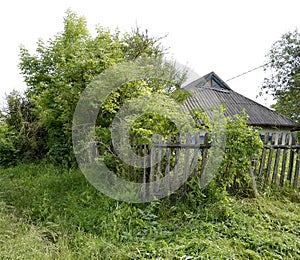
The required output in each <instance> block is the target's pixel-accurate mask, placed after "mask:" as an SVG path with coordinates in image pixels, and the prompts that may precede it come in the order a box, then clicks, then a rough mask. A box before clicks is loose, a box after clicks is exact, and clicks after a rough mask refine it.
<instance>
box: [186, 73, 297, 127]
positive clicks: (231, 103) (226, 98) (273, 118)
mask: <svg viewBox="0 0 300 260" xmlns="http://www.w3.org/2000/svg"><path fill="white" fill-rule="evenodd" d="M210 76H212V77H210ZM214 78H216V79H217V80H216V82H217V81H219V82H221V83H222V84H221V85H219V86H214V83H212V82H210V83H208V84H207V82H209V80H212V79H214ZM223 83H224V82H223V81H222V80H221V79H220V78H219V77H218V76H217V75H216V74H215V73H213V72H212V73H210V74H207V75H205V76H204V77H202V78H200V79H198V80H196V81H194V82H192V83H190V84H189V85H187V86H186V87H184V89H187V90H188V91H189V92H190V93H191V94H192V96H191V97H189V98H188V99H187V100H186V102H185V103H184V105H183V106H184V109H185V110H189V111H192V110H194V109H199V110H201V111H205V112H206V113H207V114H208V116H209V118H210V119H213V110H214V109H216V108H219V107H220V106H221V105H224V106H225V107H226V112H225V116H230V117H234V116H235V115H236V114H240V113H241V112H242V111H243V109H245V111H246V113H247V114H248V116H249V119H248V122H247V123H248V124H249V125H253V126H261V127H262V126H264V127H276V128H288V129H293V130H299V129H300V125H299V124H298V123H296V122H295V121H293V120H291V119H289V118H288V117H286V116H283V115H281V114H279V113H277V112H275V111H273V110H271V109H269V108H267V107H265V106H263V105H261V104H259V103H257V102H255V101H253V100H251V99H249V98H246V97H244V96H243V95H241V94H239V93H237V92H235V91H233V90H231V89H230V88H229V87H228V86H227V84H226V83H225V85H224V84H223Z"/></svg>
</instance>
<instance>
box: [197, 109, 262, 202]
mask: <svg viewBox="0 0 300 260" xmlns="http://www.w3.org/2000/svg"><path fill="white" fill-rule="evenodd" d="M225 109H226V108H223V109H221V111H220V112H221V113H224V112H225ZM194 119H195V120H196V121H199V120H200V122H202V125H198V127H199V128H200V129H205V130H206V131H208V132H212V130H213V127H214V124H213V123H211V122H210V120H209V118H208V116H207V114H206V113H205V112H200V111H197V110H196V111H194ZM247 120H248V115H247V114H246V112H245V111H243V112H242V113H241V114H239V115H236V116H235V117H234V118H230V117H227V118H225V124H226V144H225V153H224V158H223V161H222V164H221V166H220V168H219V170H218V173H217V174H216V177H215V178H214V179H213V181H212V183H210V184H209V189H207V190H210V193H209V194H210V195H209V196H213V193H222V192H224V191H225V192H226V193H227V192H228V193H229V194H232V195H240V196H242V197H253V196H256V195H257V194H256V192H257V191H256V188H255V185H256V184H255V180H254V179H253V178H251V175H250V173H249V170H250V167H251V164H252V160H255V159H257V158H258V156H259V154H260V152H261V149H262V148H263V143H262V141H261V139H260V131H258V129H255V128H253V127H251V126H248V125H247ZM205 192H206V191H205Z"/></svg>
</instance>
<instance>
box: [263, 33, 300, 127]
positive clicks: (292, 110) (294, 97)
mask: <svg viewBox="0 0 300 260" xmlns="http://www.w3.org/2000/svg"><path fill="white" fill-rule="evenodd" d="M267 58H268V60H269V61H268V63H267V64H268V65H267V68H268V69H269V70H270V72H271V74H270V77H269V78H266V79H265V80H264V83H263V86H262V90H263V91H264V92H265V93H271V94H272V95H273V97H274V100H275V101H276V104H275V105H274V106H273V107H274V108H275V109H276V111H278V112H279V113H281V114H284V115H286V116H288V117H290V118H292V119H294V120H296V121H298V122H299V121H300V83H299V82H300V81H299V78H300V76H299V75H300V33H299V32H298V31H297V30H295V31H294V32H288V33H286V34H284V35H282V37H281V39H280V40H278V41H276V42H275V43H274V44H273V46H272V48H271V50H270V52H269V53H268V55H267Z"/></svg>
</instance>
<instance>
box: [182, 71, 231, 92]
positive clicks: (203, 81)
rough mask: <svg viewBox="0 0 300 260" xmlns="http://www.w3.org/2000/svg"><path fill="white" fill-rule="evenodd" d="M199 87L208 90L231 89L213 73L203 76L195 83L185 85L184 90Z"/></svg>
mask: <svg viewBox="0 0 300 260" xmlns="http://www.w3.org/2000/svg"><path fill="white" fill-rule="evenodd" d="M201 87H208V88H214V89H221V90H231V88H230V87H229V86H228V85H227V84H226V83H225V82H224V81H223V80H222V79H221V78H220V77H219V76H218V75H217V74H216V73H215V72H210V73H208V74H206V75H205V76H203V77H201V78H199V79H196V80H195V81H193V82H191V83H189V84H188V85H186V86H185V87H184V88H185V89H191V88H192V89H193V88H201Z"/></svg>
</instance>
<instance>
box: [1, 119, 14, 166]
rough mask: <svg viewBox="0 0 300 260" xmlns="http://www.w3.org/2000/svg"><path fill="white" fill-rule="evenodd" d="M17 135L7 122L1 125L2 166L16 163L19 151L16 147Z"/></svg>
mask: <svg viewBox="0 0 300 260" xmlns="http://www.w3.org/2000/svg"><path fill="white" fill-rule="evenodd" d="M16 140H17V135H16V134H15V133H14V132H13V131H12V130H11V129H9V127H8V126H7V124H6V123H5V122H1V123H0V166H4V167H7V166H10V165H12V164H14V163H15V160H16V155H17V152H18V150H17V149H16V147H15V142H16Z"/></svg>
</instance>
